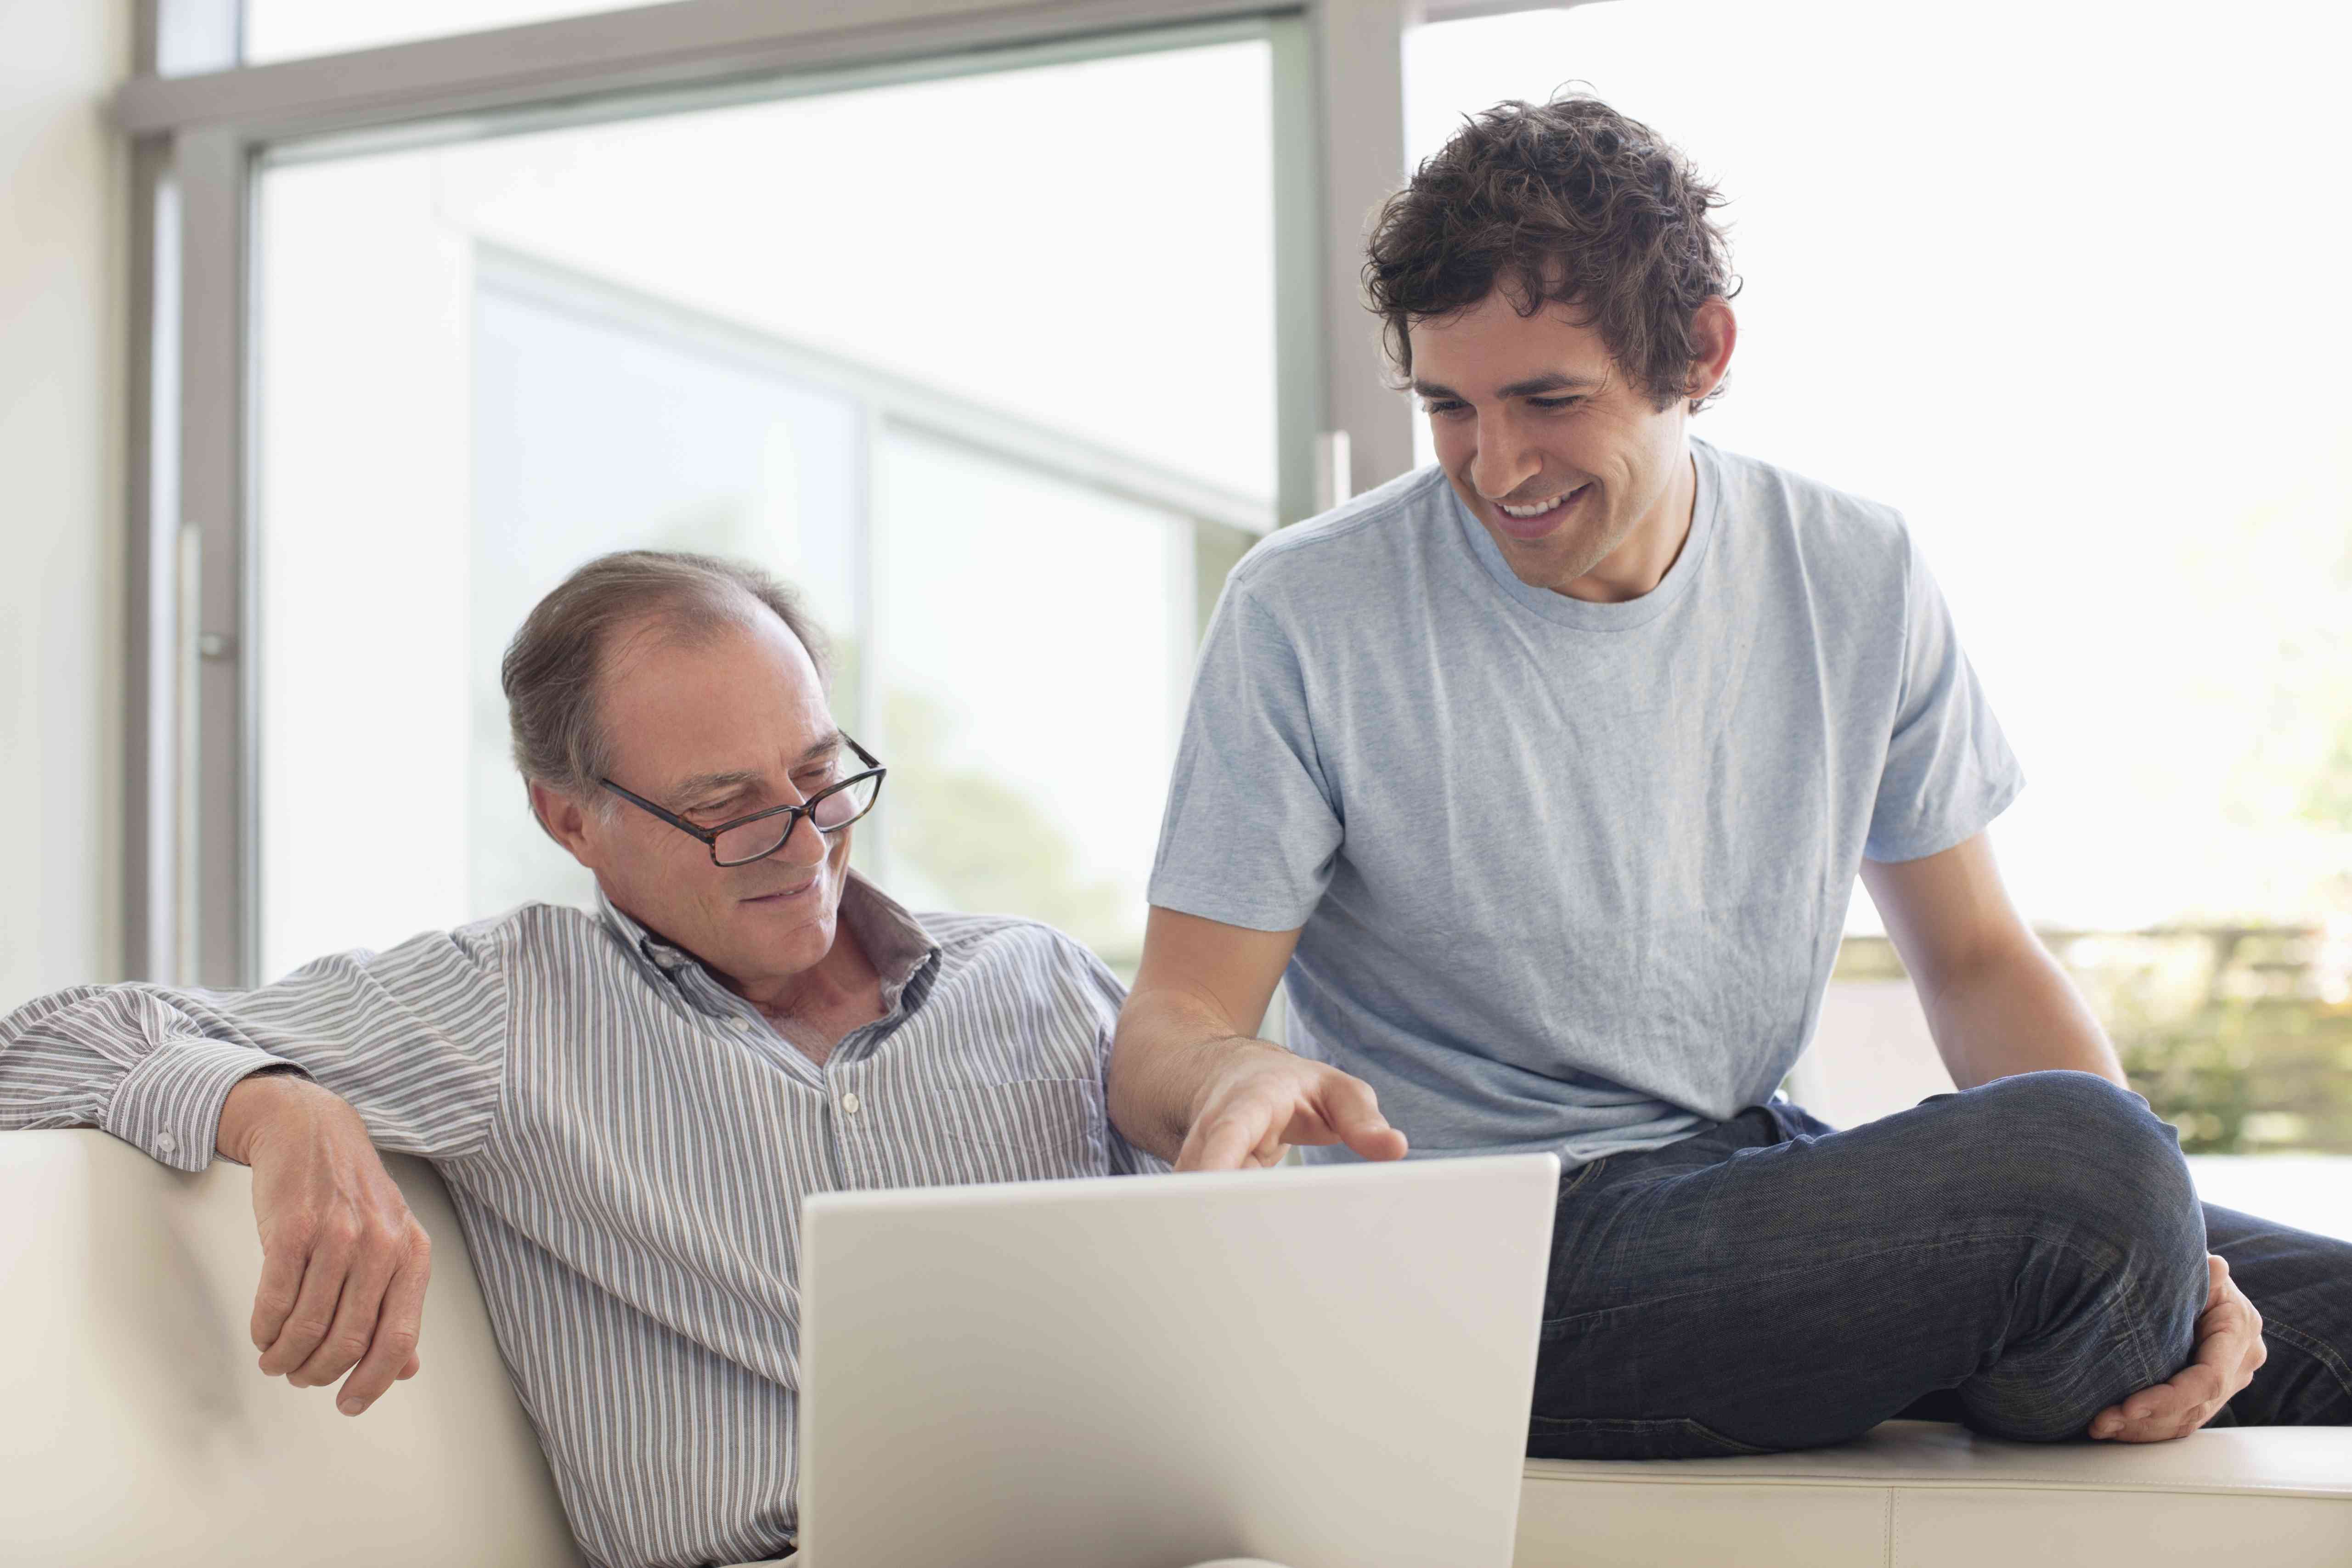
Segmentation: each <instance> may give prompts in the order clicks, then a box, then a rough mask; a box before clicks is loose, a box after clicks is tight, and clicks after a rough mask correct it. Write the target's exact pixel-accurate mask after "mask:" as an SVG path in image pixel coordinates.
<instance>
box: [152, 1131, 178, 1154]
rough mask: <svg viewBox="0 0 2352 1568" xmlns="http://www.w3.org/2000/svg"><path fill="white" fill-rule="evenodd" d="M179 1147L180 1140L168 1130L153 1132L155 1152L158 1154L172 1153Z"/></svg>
mask: <svg viewBox="0 0 2352 1568" xmlns="http://www.w3.org/2000/svg"><path fill="white" fill-rule="evenodd" d="M179 1147H180V1141H179V1140H178V1139H177V1138H174V1137H173V1136H172V1135H171V1134H170V1133H169V1132H158V1133H156V1134H155V1152H157V1153H158V1154H169V1153H172V1152H174V1151H176V1150H177V1149H178V1148H179Z"/></svg>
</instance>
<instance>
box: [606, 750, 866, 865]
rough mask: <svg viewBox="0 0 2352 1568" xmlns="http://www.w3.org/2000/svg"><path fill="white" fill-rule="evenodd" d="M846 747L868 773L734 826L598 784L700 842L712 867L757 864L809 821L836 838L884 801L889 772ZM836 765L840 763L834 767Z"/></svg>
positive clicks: (758, 813)
mask: <svg viewBox="0 0 2352 1568" xmlns="http://www.w3.org/2000/svg"><path fill="white" fill-rule="evenodd" d="M841 741H842V744H844V745H845V746H847V747H848V748H849V749H850V750H851V751H853V752H856V753H857V760H858V761H859V762H861V763H865V764H866V771H865V772H863V773H852V774H850V775H849V776H848V777H847V778H845V779H843V780H841V781H840V782H838V783H836V784H827V785H825V786H824V788H823V789H821V790H818V791H817V792H816V793H815V794H814V795H811V796H809V797H808V798H807V799H806V800H804V801H803V802H801V803H800V804H799V805H777V806H771V807H769V808H768V809H767V810H765V811H755V812H753V813H752V814H751V816H739V817H737V818H736V819H735V820H734V821H732V822H722V823H720V824H719V826H716V827H701V826H696V825H695V824H694V823H691V822H688V821H687V820H686V818H684V817H682V816H677V814H675V813H673V812H667V811H664V810H663V809H662V808H661V807H660V806H657V805H655V804H654V803H653V802H652V801H649V800H647V799H646V797H645V796H643V795H633V794H631V793H630V792H629V791H627V790H625V789H623V788H622V787H621V786H620V785H619V784H614V782H613V781H612V780H611V779H599V780H598V781H597V782H598V783H599V784H603V785H604V787H605V788H606V789H608V790H611V791H612V792H613V793H614V795H619V796H620V797H621V798H622V799H623V800H625V801H627V802H628V803H629V804H630V805H634V806H635V807H637V808H638V809H639V810H641V811H649V812H651V813H653V814H654V815H655V816H658V817H660V818H661V819H662V820H663V821H664V822H667V823H668V824H669V825H670V826H672V827H675V828H677V830H678V831H679V832H680V833H684V834H688V835H690V836H692V837H696V838H699V839H700V840H702V843H703V846H704V847H706V848H708V849H709V851H710V863H711V864H712V865H714V866H748V865H750V864H751V862H752V861H754V860H764V859H766V858H768V857H769V856H771V855H773V854H774V853H775V852H776V851H777V850H779V849H782V847H784V840H786V839H787V838H790V837H792V836H793V828H795V827H797V826H800V820H801V818H802V817H803V816H805V817H807V818H808V819H809V821H810V823H811V824H812V825H814V826H815V828H816V830H817V831H818V832H819V833H823V834H828V835H829V834H835V833H838V832H840V831H841V830H842V829H843V828H845V827H846V826H849V825H850V824H851V823H853V822H855V821H856V820H857V819H858V818H859V817H861V816H865V815H866V813H867V812H869V811H871V810H873V809H874V803H875V802H876V801H877V800H879V799H881V798H882V779H883V775H885V774H886V773H888V772H889V771H890V770H889V769H887V768H886V767H884V766H883V765H882V764H881V763H880V762H879V761H877V759H876V758H875V756H874V753H872V752H868V751H867V750H866V748H865V747H863V746H861V745H859V744H858V743H857V742H855V741H853V740H851V739H850V738H849V737H848V736H847V735H844V736H842V738H841ZM835 765H836V766H838V765H839V764H838V763H836V764H835Z"/></svg>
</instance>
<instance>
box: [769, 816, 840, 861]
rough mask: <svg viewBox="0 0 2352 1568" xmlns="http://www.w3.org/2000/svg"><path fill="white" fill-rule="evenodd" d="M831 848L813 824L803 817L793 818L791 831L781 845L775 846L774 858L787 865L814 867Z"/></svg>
mask: <svg viewBox="0 0 2352 1568" xmlns="http://www.w3.org/2000/svg"><path fill="white" fill-rule="evenodd" d="M832 847H833V846H832V845H831V844H830V843H829V842H827V841H826V839H825V837H824V834H822V833H819V832H818V831H817V830H816V824H815V823H814V822H812V821H810V820H809V819H808V818H807V817H806V816H795V817H793V828H792V831H791V832H790V833H787V834H785V835H784V841H783V842H782V844H779V845H777V846H776V855H775V858H777V859H779V860H782V861H783V862H784V863H785V864H787V865H792V866H814V865H815V864H816V863H817V862H819V861H820V860H823V859H824V858H825V855H826V853H827V852H828V851H830V850H831V849H832Z"/></svg>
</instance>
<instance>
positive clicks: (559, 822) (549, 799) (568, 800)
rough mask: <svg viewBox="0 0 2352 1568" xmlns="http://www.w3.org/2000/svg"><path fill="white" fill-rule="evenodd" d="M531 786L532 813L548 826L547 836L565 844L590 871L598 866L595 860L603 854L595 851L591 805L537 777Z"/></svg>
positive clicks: (573, 856)
mask: <svg viewBox="0 0 2352 1568" xmlns="http://www.w3.org/2000/svg"><path fill="white" fill-rule="evenodd" d="M529 787H530V814H531V815H532V816H535V817H537V818H539V825H540V826H541V827H543V828H545V829H546V830H547V836H548V837H550V838H552V839H554V840H555V841H556V842H557V843H558V844H561V845H562V846H563V847H564V848H565V849H566V850H567V851H569V852H570V853H571V856H572V858H573V859H574V860H577V861H579V862H580V863H581V864H582V865H583V866H585V867H587V868H588V869H590V870H591V871H593V870H595V869H596V861H597V859H598V858H601V857H598V856H597V855H596V853H595V849H594V847H593V845H592V844H591V843H590V842H589V837H588V808H587V807H586V806H584V805H581V804H580V802H579V801H577V800H575V799H573V798H572V796H571V795H566V794H565V793H564V792H563V791H562V790H560V789H554V788H551V787H550V786H549V785H546V784H541V783H540V782H539V781H538V780H537V779H533V780H531V781H530V786H529Z"/></svg>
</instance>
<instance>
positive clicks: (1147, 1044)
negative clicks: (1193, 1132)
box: [1104, 989, 1282, 1161]
mask: <svg viewBox="0 0 2352 1568" xmlns="http://www.w3.org/2000/svg"><path fill="white" fill-rule="evenodd" d="M1281 1049H1282V1047H1279V1046H1276V1045H1272V1044H1270V1043H1268V1042H1266V1041H1265V1040H1258V1039H1252V1038H1251V1037H1248V1036H1246V1035H1244V1034H1243V1033H1242V1032H1241V1031H1240V1030H1238V1029H1236V1028H1235V1027H1234V1021H1233V1020H1232V1019H1231V1018H1229V1017H1227V1016H1225V1015H1224V1013H1223V1011H1222V1010H1221V1009H1219V1008H1217V1007H1215V1006H1214V1005H1211V1004H1210V1003H1208V1002H1205V1001H1203V1000H1202V999H1201V998H1199V997H1195V996H1192V995H1190V994H1186V993H1184V992H1181V991H1171V990H1166V989H1155V990H1150V991H1138V992H1136V993H1134V994H1131V995H1130V996H1129V997H1128V999H1127V1005H1126V1006H1125V1007H1124V1008H1122V1009H1121V1010H1120V1012H1119V1016H1118V1034H1117V1036H1116V1037H1114V1038H1113V1039H1112V1042H1111V1053H1110V1066H1109V1069H1108V1081H1107V1082H1106V1084H1105V1086H1104V1098H1105V1100H1106V1102H1107V1103H1108V1108H1109V1110H1110V1119H1111V1121H1113V1122H1114V1123H1115V1124H1116V1125H1117V1126H1118V1130H1119V1131H1120V1132H1121V1133H1123V1134H1125V1135H1126V1138H1127V1141H1128V1142H1130V1143H1132V1144H1134V1145H1135V1146H1136V1147H1137V1148H1139V1149H1141V1150H1143V1151H1144V1152H1147V1153H1151V1154H1156V1155H1158V1156H1159V1157H1160V1159H1163V1160H1169V1161H1172V1160H1174V1159H1175V1158H1176V1155H1177V1152H1178V1151H1180V1150H1181V1148H1182V1147H1183V1145H1184V1136H1185V1133H1186V1132H1187V1131H1189V1130H1190V1129H1191V1126H1192V1114H1193V1111H1194V1110H1195V1109H1196V1108H1197V1107H1198V1106H1199V1104H1200V1102H1201V1097H1202V1091H1203V1090H1204V1089H1206V1088H1207V1086H1208V1083H1209V1080H1210V1079H1211V1078H1212V1077H1213V1075H1214V1074H1215V1072H1216V1071H1217V1069H1218V1068H1220V1067H1221V1066H1223V1064H1225V1063H1227V1062H1229V1061H1231V1060H1232V1059H1233V1057H1234V1054H1235V1053H1236V1052H1241V1051H1249V1050H1263V1051H1280V1050H1281Z"/></svg>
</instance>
